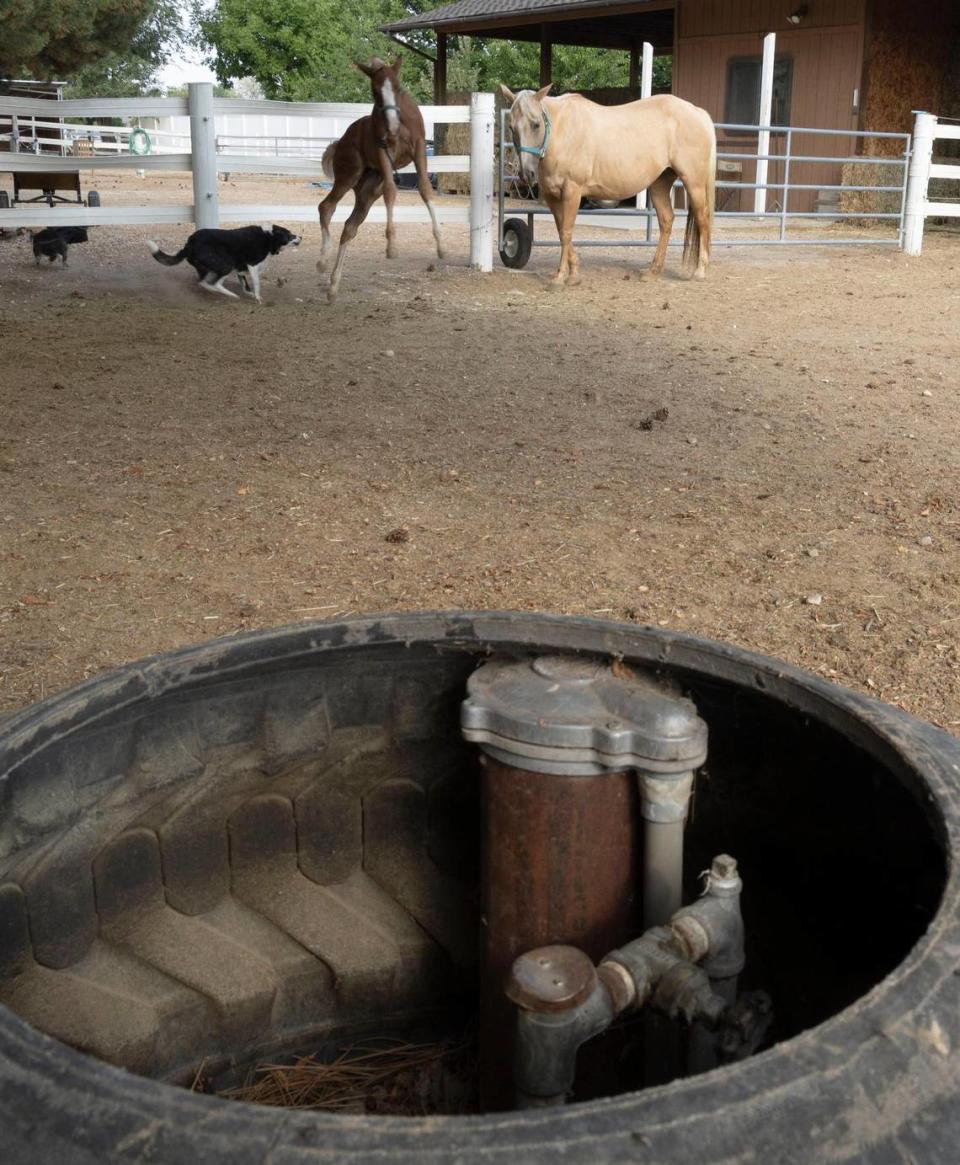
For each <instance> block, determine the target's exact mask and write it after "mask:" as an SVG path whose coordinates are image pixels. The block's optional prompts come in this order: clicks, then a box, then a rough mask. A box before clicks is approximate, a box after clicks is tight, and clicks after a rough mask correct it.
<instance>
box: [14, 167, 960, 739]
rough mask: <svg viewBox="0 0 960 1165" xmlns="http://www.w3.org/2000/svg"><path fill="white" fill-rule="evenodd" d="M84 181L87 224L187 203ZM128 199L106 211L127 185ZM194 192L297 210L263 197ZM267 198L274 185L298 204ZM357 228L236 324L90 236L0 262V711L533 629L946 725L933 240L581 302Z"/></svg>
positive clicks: (177, 272)
mask: <svg viewBox="0 0 960 1165" xmlns="http://www.w3.org/2000/svg"><path fill="white" fill-rule="evenodd" d="M178 181H180V180H178V179H177V178H176V177H173V178H169V179H162V180H158V179H157V178H151V179H150V183H151V185H150V191H149V195H145V194H144V192H143V191H142V190H140V191H137V190H132V189H131V188H130V183H131V182H132V179H109V180H106V179H105V180H103V181H101V182H100V183H99V186H100V189H101V191H102V193H103V198H104V204H105V205H106V204H108V203H109V201H110V200H112V199H117V200H123V199H124V198H127V199H129V198H134V197H136V198H140V197H145V196H149V197H154V198H157V199H160V200H163V201H187V200H188V198H189V183H188V180H187V179H186V177H185V176H184V177H183V178H182V181H181V182H180V185H181V186H182V188H183V189H177V183H178ZM125 184H126V185H125ZM282 185H285V186H287V187H289V189H284V190H282V191H280V192H279V193H278V189H277V183H276V182H274V183H272V184H270V185H269V186H267V185H265V184H264V183H263V181H262V180H256V181H250V182H247V183H244V182H242V181H241V182H237V181H231V183H229V184H227V185H225V186H224V198H225V199H227V198H231V197H232V198H235V199H238V200H240V201H255V200H257V199H260V198H262V199H263V200H270V201H276V202H289V201H293V199H294V194H295V196H296V198H297V199H299V200H305V201H311V202H312V201H315V199H316V191H315V190H310V189H308V188H307V187H306V184H305V183H297V182H295V181H293V180H291V181H290V182H288V183H286V184H282ZM294 188H296V189H295V190H294ZM400 230H401V236H400V239H401V250H402V257H401V258H399V259H397V260H394V261H390V262H388V261H387V260H386V259H385V258H384V257H383V247H382V238H381V232H382V228H381V227H380V226H376V225H368V226H366V227H365V228H364V229H363V230H362V231H361V235H360V238H359V239H358V241H357V243H356V245H355V246H354V249H353V251H352V253H351V255H350V258H349V260H348V266H347V269H346V274H345V278H344V284H343V288H342V292H341V296H340V299H339V301H338V302H337V304H336V305H335V306H334V307H328V306H327V304H326V301H325V295H324V293H323V290H322V288H321V287H320V286H319V280H318V276H317V275H316V273H315V271H314V262H315V260H316V257H317V253H318V246H319V230H318V228H317V227H315V226H312V225H311V226H307V227H306V228H304V244H303V246H302V247H301V248H300V250H299V251H298V252H295V253H292V254H288V255H285V256H282V257H280V258H279V259H278V260H275V261H274V262H273V266H272V268H271V269H269V270H268V277H267V279H266V281H265V294H266V299H267V301H268V302H267V305H266V306H264V307H262V308H258V307H256V306H255V305H251V304H248V303H239V302H236V301H232V300H227V299H221V298H219V297H216V296H211V295H204V294H203V293H201V292H200V291H198V290H197V289H196V288H195V287H194V285H193V280H192V273H191V271H190V270H189V269H188V268H186V267H181V268H177V269H174V270H166V269H164V268H161V267H159V266H158V265H157V264H155V263H154V262H153V261H152V260H151V258H150V256H149V254H148V253H147V251H146V248H145V247H144V244H143V240H144V239H145V238H146V237H147V235H149V234H155V235H157V236H158V237H159V238H161V239H162V240H163V241H164V242H166V243H169V244H170V245H171V248H172V246H173V244H175V243H178V242H179V241H180V240H182V239H183V238H184V237H185V234H186V232H187V228H186V227H169V226H165V227H158V228H123V229H121V228H101V229H99V230H98V231H96V232H94V234H93V235H92V237H91V242H90V243H89V244H88V245H87V246H86V247H77V248H74V250H73V252H72V254H71V264H70V267H69V268H68V269H66V270H60V269H59V268H47V267H46V266H44V267H43V268H42V269H39V270H35V268H34V266H33V262H32V257H31V254H30V250H29V241H28V240H27V239H25V238H20V239H12V240H6V241H2V242H0V311H2V317H0V318H2V339H0V395H2V402H3V403H2V407H3V413H2V416H3V423H2V429H0V486H2V493H0V540H2V541H0V553H2V562H3V567H2V574H0V584H2V594H0V712H8V711H11V710H13V709H15V708H17V707H19V706H21V705H24V704H26V703H29V702H30V701H33V700H36V699H38V698H40V697H41V696H43V695H44V694H46V693H50V692H51V691H54V690H56V689H59V688H62V687H64V686H66V685H68V684H71V683H74V682H76V681H78V680H81V679H83V678H84V677H86V676H90V675H92V674H94V673H96V672H98V671H100V670H101V669H104V668H110V667H113V666H115V665H117V664H119V663H122V662H123V661H125V660H130V659H135V658H138V657H141V656H145V655H148V654H150V653H153V652H158V651H165V650H167V649H170V648H174V647H177V646H180V645H183V644H187V643H192V642H195V641H197V640H200V639H204V638H207V637H211V636H218V635H228V634H231V633H234V632H237V631H241V630H244V629H249V628H256V627H270V626H274V625H280V624H285V623H291V622H296V621H298V620H304V619H317V618H326V617H331V616H337V615H342V614H345V613H348V612H370V611H377V610H389V609H398V608H441V607H444V608H448V607H461V608H471V607H489V608H529V609H537V610H544V611H555V612H569V613H574V614H580V615H583V614H586V615H597V616H601V617H606V618H610V619H622V620H629V621H633V622H636V623H638V624H654V625H662V626H668V627H673V628H680V629H683V630H686V631H691V632H696V633H697V634H701V635H706V636H711V637H715V638H719V639H725V640H728V641H731V642H733V643H738V644H741V645H743V646H746V647H749V648H753V649H756V650H759V651H762V652H767V653H770V654H773V655H777V656H782V657H784V658H786V659H788V660H791V661H792V662H794V663H797V664H800V665H802V666H804V667H806V668H809V669H812V670H813V671H815V672H818V673H820V674H822V675H825V676H828V677H830V678H831V679H834V680H836V681H838V682H840V683H843V684H847V685H850V686H852V687H854V688H859V689H863V690H867V691H870V692H872V693H873V694H875V695H877V696H880V697H882V698H884V699H886V700H889V701H892V702H894V703H897V704H900V705H902V706H903V707H905V708H907V709H909V710H910V711H912V712H915V713H917V714H919V715H921V716H924V717H927V718H929V719H931V720H934V721H936V722H937V723H940V724H942V725H945V726H948V727H952V728H953V730H954V731H957V726H958V725H960V653H958V647H957V643H958V638H957V635H958V630H960V587H958V584H960V452H958V440H957V435H958V421H957V416H958V406H960V383H958V381H960V371H958V370H960V365H958V360H957V353H958V348H960V273H958V260H960V239H958V238H956V237H953V238H949V237H946V236H939V237H938V236H936V235H934V236H932V237H930V238H929V240H928V242H927V244H926V248H925V254H924V257H923V258H922V259H920V260H910V259H907V258H905V257H903V256H902V255H900V254H898V253H896V252H895V251H893V250H891V249H880V248H859V249H858V248H853V247H849V248H835V249H826V248H819V249H809V250H808V249H805V248H804V249H791V250H773V249H766V248H763V249H761V248H752V249H747V248H741V249H719V250H718V251H717V253H716V256H715V264H714V266H713V268H712V269H711V272H710V275H709V278H708V280H707V282H706V283H705V284H692V283H686V282H683V281H681V280H679V279H678V278H677V277H676V275H675V274H674V272H675V270H676V267H677V262H678V260H677V258H676V256H675V255H672V256H671V259H670V261H669V265H670V272H669V273H668V275H667V277H665V278H663V279H662V280H661V281H660V282H659V283H646V282H642V281H639V280H637V279H636V278H635V276H636V274H637V272H638V271H639V269H640V267H641V266H643V265H646V264H647V263H648V262H649V255H650V252H638V251H634V250H629V251H628V250H612V249H604V250H596V251H591V252H584V254H583V256H582V259H583V275H584V279H583V284H582V286H580V287H578V288H576V289H571V290H567V291H563V292H554V291H550V290H548V289H547V287H546V286H545V283H544V277H545V275H547V274H548V273H549V272H550V270H551V268H552V266H553V264H554V262H555V260H556V252H554V251H545V250H544V251H535V252H534V257H533V260H532V261H531V264H530V266H528V267H527V268H526V269H525V270H523V271H520V272H512V271H508V270H506V269H505V268H503V267H502V266H500V265H499V262H497V263H496V266H495V270H494V273H493V274H492V275H490V276H480V275H478V274H476V273H473V272H471V271H470V270H469V269H468V268H467V265H466V259H467V242H468V240H467V231H466V228H450V227H448V228H447V229H446V235H447V240H448V245H449V251H450V255H449V258H448V259H447V261H446V262H442V263H441V262H436V261H435V257H434V255H433V252H432V248H431V240H430V236H429V232H428V231H427V229H426V228H422V227H413V228H411V227H401V228H400Z"/></svg>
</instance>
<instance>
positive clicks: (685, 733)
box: [461, 655, 707, 776]
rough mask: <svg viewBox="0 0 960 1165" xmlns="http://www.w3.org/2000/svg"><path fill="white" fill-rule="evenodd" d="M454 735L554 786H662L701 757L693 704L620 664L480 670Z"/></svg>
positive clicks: (579, 661)
mask: <svg viewBox="0 0 960 1165" xmlns="http://www.w3.org/2000/svg"><path fill="white" fill-rule="evenodd" d="M461 727H462V730H463V735H464V737H465V738H466V739H467V740H470V741H474V742H476V743H477V744H479V745H480V746H481V747H482V748H483V750H484V751H485V752H487V753H489V755H490V756H493V757H495V758H496V759H497V760H500V761H502V762H503V763H505V764H508V765H513V766H516V767H518V768H524V769H529V770H532V771H534V772H541V773H556V774H558V775H561V776H596V775H598V774H601V773H604V772H619V771H623V770H624V769H640V770H641V771H643V772H649V773H659V774H663V775H665V776H668V775H673V774H681V773H687V772H689V771H690V770H691V769H695V768H697V767H698V766H699V765H701V764H703V762H704V760H706V755H707V726H706V724H705V723H704V722H703V720H701V719H700V717H699V716H698V715H697V710H696V708H695V706H694V705H693V703H692V701H690V700H688V699H686V698H685V697H683V696H680V695H679V694H678V693H676V692H675V691H673V690H672V689H671V687H670V686H669V685H668V684H667V683H665V682H657V681H654V680H653V679H652V678H650V677H648V676H644V675H638V674H636V673H634V672H633V671H631V669H630V668H628V667H625V666H624V665H622V664H612V665H611V664H608V663H606V662H603V661H601V660H598V659H592V658H587V657H582V656H566V655H544V656H538V657H536V658H533V659H524V660H491V661H489V662H487V663H484V664H482V665H481V666H480V667H479V668H478V669H477V670H476V671H475V672H474V673H473V675H472V676H471V677H470V679H469V680H468V681H467V698H466V699H465V700H464V702H463V705H462V709H461Z"/></svg>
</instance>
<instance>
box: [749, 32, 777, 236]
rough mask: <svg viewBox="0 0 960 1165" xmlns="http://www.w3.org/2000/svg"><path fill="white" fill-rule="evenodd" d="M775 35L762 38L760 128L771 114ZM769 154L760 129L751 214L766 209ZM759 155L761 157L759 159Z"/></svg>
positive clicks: (767, 134)
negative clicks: (767, 156)
mask: <svg viewBox="0 0 960 1165" xmlns="http://www.w3.org/2000/svg"><path fill="white" fill-rule="evenodd" d="M776 52H777V34H776V33H775V32H768V33H767V35H766V36H765V37H764V38H763V63H762V64H761V66H760V119H759V124H760V125H761V126H767V127H769V125H770V117H771V115H772V113H773V65H774V61H775V60H776ZM769 153H770V130H769V128H767V129H761V130H760V132H759V133H758V134H757V189H756V190H755V191H754V192H753V213H754V214H763V212H764V211H765V210H766V209H767V165H768V163H767V158H766V155H767V154H769ZM760 155H763V157H761V156H760Z"/></svg>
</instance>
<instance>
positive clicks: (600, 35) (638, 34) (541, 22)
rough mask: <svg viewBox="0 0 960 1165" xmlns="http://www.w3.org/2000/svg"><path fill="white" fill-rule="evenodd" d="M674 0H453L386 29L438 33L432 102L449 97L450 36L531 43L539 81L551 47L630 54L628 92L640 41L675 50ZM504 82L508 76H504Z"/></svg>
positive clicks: (636, 84)
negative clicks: (536, 48) (537, 53)
mask: <svg viewBox="0 0 960 1165" xmlns="http://www.w3.org/2000/svg"><path fill="white" fill-rule="evenodd" d="M675 8H676V0H456V2H455V3H453V4H447V5H445V6H444V7H442V8H434V9H432V10H431V11H430V12H424V13H421V14H420V15H419V16H411V17H408V18H407V19H406V20H399V21H396V22H395V23H394V24H389V25H386V26H385V27H384V30H383V31H384V32H387V33H389V34H390V35H391V36H393V37H394V39H396V40H400V41H401V43H403V40H404V38H405V37H406V36H408V35H410V34H412V33H416V32H423V31H426V30H431V31H433V32H434V33H435V35H436V57H435V59H434V74H433V82H434V83H433V89H434V100H435V102H436V103H437V104H438V105H443V104H445V103H446V100H447V50H448V46H449V40H450V38H451V37H453V36H482V37H488V38H492V39H495V40H512V41H533V42H535V43H539V45H540V84H541V85H546V84H547V83H548V82H549V81H550V78H551V73H552V68H553V63H552V50H553V46H554V45H577V46H581V47H584V48H602V49H619V50H621V51H623V52H627V53H629V54H630V82H629V87H628V88H629V92H630V93H632V94H633V95H634V96H639V93H640V52H641V48H642V46H643V43H644V41H648V42H649V43H650V44H652V45H653V46H654V51H655V52H656V53H659V54H661V55H668V54H672V53H673V49H674V37H675V20H674V16H675ZM505 80H506V78H505Z"/></svg>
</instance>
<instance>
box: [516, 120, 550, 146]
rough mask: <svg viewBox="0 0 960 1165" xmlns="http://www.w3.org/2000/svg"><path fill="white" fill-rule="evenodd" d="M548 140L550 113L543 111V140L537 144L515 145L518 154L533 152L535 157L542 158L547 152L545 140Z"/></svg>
mask: <svg viewBox="0 0 960 1165" xmlns="http://www.w3.org/2000/svg"><path fill="white" fill-rule="evenodd" d="M549 140H550V115H549V114H548V113H547V111H546V109H544V111H543V141H542V142H541V143H540V145H539V146H517V153H518V154H533V156H534V157H535V158H542V157H543V155H544V154H545V153H546V152H547V142H548V141H549Z"/></svg>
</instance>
